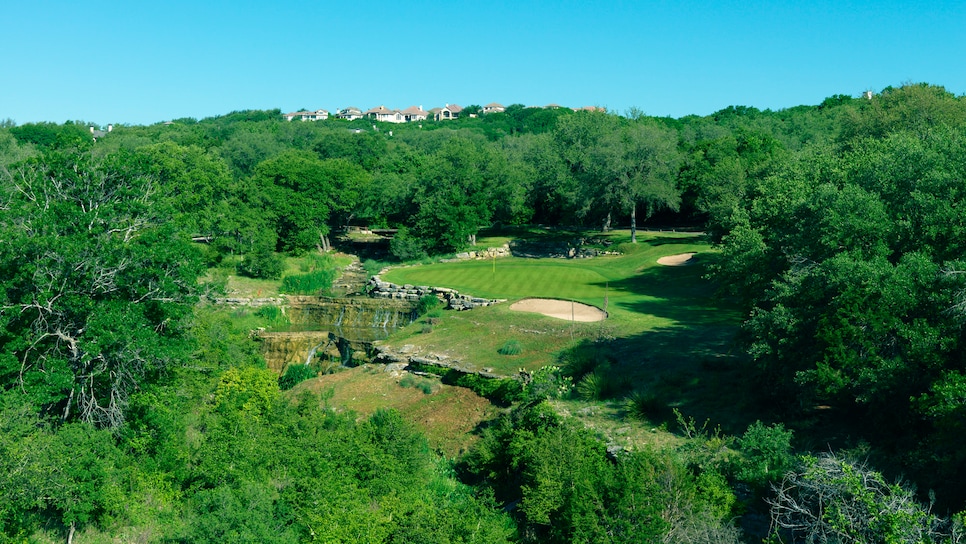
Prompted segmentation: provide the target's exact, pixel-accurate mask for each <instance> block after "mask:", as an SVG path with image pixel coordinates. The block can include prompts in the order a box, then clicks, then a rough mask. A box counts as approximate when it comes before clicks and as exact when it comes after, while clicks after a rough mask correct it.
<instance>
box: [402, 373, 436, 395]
mask: <svg viewBox="0 0 966 544" xmlns="http://www.w3.org/2000/svg"><path fill="white" fill-rule="evenodd" d="M399 385H400V386H401V387H413V388H415V389H419V390H420V391H422V392H423V394H425V395H431V394H432V393H433V382H432V381H430V380H427V379H424V378H420V379H417V378H416V376H413V375H412V374H406V375H405V376H403V377H402V378H401V379H400V380H399Z"/></svg>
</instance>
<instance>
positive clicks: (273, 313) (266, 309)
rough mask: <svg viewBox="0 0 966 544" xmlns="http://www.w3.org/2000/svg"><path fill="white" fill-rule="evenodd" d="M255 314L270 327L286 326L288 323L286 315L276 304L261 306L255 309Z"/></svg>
mask: <svg viewBox="0 0 966 544" xmlns="http://www.w3.org/2000/svg"><path fill="white" fill-rule="evenodd" d="M255 315H257V316H258V317H261V318H262V319H264V320H265V321H267V322H268V325H269V326H270V327H279V326H286V325H289V324H290V321H289V319H288V316H287V315H285V312H283V311H282V309H281V308H279V307H278V306H262V307H261V308H259V309H257V310H255Z"/></svg>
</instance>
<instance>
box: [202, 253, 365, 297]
mask: <svg viewBox="0 0 966 544" xmlns="http://www.w3.org/2000/svg"><path fill="white" fill-rule="evenodd" d="M330 256H331V257H332V259H333V261H334V262H335V265H336V267H337V268H339V269H342V268H344V267H346V266H348V265H349V264H350V263H351V262H352V261H353V258H352V257H350V256H348V255H344V254H341V253H332V254H330ZM311 261H312V257H311V255H310V254H305V255H300V256H297V257H293V256H290V255H289V256H286V257H285V270H284V271H283V272H282V278H280V279H277V280H261V279H255V278H248V277H245V276H241V275H239V274H238V273H237V272H236V271H235V269H234V263H233V261H231V260H230V259H228V260H227V261H226V266H222V267H215V268H211V269H209V270H208V274H207V275H206V276H205V277H204V278H203V279H202V281H205V282H211V283H215V284H223V285H224V290H225V295H226V296H229V297H244V298H270V297H277V296H278V295H279V292H280V287H281V285H282V281H283V279H284V277H285V276H292V275H298V274H302V273H304V272H305V271H306V269H308V268H310V266H311Z"/></svg>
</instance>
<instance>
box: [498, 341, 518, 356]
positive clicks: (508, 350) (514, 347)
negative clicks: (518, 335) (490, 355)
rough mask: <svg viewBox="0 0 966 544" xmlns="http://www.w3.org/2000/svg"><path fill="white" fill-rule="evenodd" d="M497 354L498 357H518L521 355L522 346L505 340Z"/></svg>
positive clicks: (516, 342)
mask: <svg viewBox="0 0 966 544" xmlns="http://www.w3.org/2000/svg"><path fill="white" fill-rule="evenodd" d="M497 352H498V353H499V354H500V355H520V354H521V353H523V346H521V345H520V342H519V341H518V340H507V341H506V342H504V343H503V345H502V346H501V347H500V349H498V350H497Z"/></svg>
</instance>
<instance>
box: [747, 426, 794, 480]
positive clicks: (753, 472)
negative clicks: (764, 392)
mask: <svg viewBox="0 0 966 544" xmlns="http://www.w3.org/2000/svg"><path fill="white" fill-rule="evenodd" d="M791 441H792V431H791V430H786V429H785V426H784V425H782V424H781V423H778V424H776V425H770V426H769V425H765V424H764V423H762V422H761V421H756V422H755V423H753V424H751V425H749V426H748V430H746V431H745V434H744V435H742V436H741V439H739V440H738V447H739V448H740V449H741V451H742V453H744V462H743V463H741V466H740V467H739V468H738V471H737V476H738V478H739V479H741V480H744V481H746V482H749V483H752V484H755V485H759V486H761V485H765V484H768V483H774V482H777V481H778V480H779V479H781V477H782V476H784V475H785V472H787V471H788V470H789V469H791V468H792V466H793V465H794V464H795V457H794V456H793V455H792V448H791Z"/></svg>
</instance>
